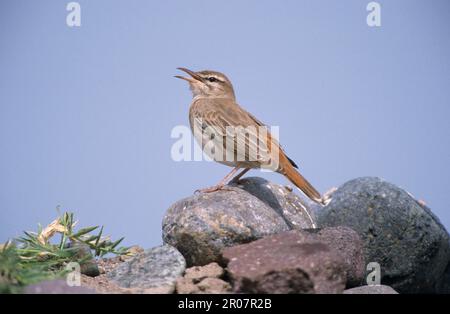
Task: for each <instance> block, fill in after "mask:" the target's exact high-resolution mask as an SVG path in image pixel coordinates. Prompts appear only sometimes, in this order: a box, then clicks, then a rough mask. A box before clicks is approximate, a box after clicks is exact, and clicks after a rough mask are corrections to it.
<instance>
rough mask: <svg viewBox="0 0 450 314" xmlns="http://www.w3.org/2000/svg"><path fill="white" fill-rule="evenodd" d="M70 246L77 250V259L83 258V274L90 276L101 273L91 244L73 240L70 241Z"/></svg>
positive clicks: (81, 270) (81, 268) (81, 266)
mask: <svg viewBox="0 0 450 314" xmlns="http://www.w3.org/2000/svg"><path fill="white" fill-rule="evenodd" d="M68 247H69V248H72V249H74V250H75V251H76V252H75V257H76V260H83V263H81V265H80V272H81V273H82V274H83V275H86V276H89V277H96V276H98V275H100V270H99V268H98V265H97V262H96V260H95V258H94V256H93V255H92V251H91V248H90V247H89V245H87V244H85V243H83V242H79V241H71V242H69V243H68Z"/></svg>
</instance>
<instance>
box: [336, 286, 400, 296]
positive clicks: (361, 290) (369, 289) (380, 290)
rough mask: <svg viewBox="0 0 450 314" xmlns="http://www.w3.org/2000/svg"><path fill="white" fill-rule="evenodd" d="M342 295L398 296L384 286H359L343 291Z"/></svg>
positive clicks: (395, 292)
mask: <svg viewBox="0 0 450 314" xmlns="http://www.w3.org/2000/svg"><path fill="white" fill-rule="evenodd" d="M343 293H344V294H398V292H397V291H395V290H394V289H392V288H391V287H389V286H385V285H370V286H361V287H356V288H352V289H347V290H344V292H343Z"/></svg>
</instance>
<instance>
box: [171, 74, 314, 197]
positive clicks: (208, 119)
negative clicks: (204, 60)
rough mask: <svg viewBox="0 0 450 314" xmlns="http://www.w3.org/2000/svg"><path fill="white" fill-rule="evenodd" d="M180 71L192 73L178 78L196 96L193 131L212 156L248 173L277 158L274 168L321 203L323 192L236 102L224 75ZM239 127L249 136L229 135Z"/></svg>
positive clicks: (193, 104) (192, 112)
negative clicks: (209, 145)
mask: <svg viewBox="0 0 450 314" xmlns="http://www.w3.org/2000/svg"><path fill="white" fill-rule="evenodd" d="M180 70H182V71H184V72H186V73H188V74H189V75H191V77H190V78H186V77H181V76H177V77H179V78H182V79H185V80H187V81H188V82H189V83H190V87H191V90H192V92H193V95H194V98H193V101H192V103H191V107H190V109H189V122H190V124H191V129H192V132H193V133H194V135H197V136H196V140H197V141H198V142H199V144H200V145H201V146H202V148H203V149H204V150H205V152H206V153H207V154H208V155H209V156H210V157H211V158H213V159H215V160H216V161H217V162H220V163H222V164H225V165H227V166H231V167H235V170H234V172H235V171H236V169H238V168H242V169H246V170H245V172H246V171H247V170H248V169H254V168H261V167H267V166H269V164H270V163H271V162H273V161H275V160H276V159H278V163H277V167H276V168H275V169H272V170H273V171H276V172H278V173H281V174H283V175H284V176H286V177H287V178H288V179H289V180H290V181H291V182H292V183H293V184H295V185H296V186H297V187H298V188H299V189H300V190H302V191H303V192H304V193H305V194H306V195H307V196H308V197H309V198H311V199H312V200H314V201H316V202H321V196H320V193H319V192H317V190H316V189H314V187H313V186H312V185H311V184H310V183H309V182H308V181H307V180H306V179H305V178H303V176H302V175H301V174H300V173H298V171H296V170H295V169H294V168H297V165H296V164H295V163H294V162H293V161H292V160H291V159H290V158H288V157H287V156H286V154H285V153H284V151H283V149H282V148H281V146H280V145H279V143H278V141H277V140H276V139H275V138H273V137H272V136H271V134H270V132H269V130H268V128H267V127H265V126H264V124H263V123H262V122H261V121H259V120H258V119H256V118H255V117H254V116H253V115H252V114H250V113H249V112H247V111H246V110H245V109H244V108H242V107H241V106H239V105H238V104H237V103H236V99H235V95H234V90H233V86H232V84H231V82H230V80H229V79H228V78H227V77H226V76H225V75H224V74H222V73H219V72H215V71H200V72H193V71H190V70H187V69H184V68H180ZM238 126H239V127H243V128H246V132H247V134H248V136H246V137H242V136H241V137H239V136H233V137H231V136H232V135H235V134H230V132H229V130H227V127H238ZM196 128H198V130H202V131H205V130H206V131H208V132H202V133H200V134H198V133H199V132H194V131H195V129H196ZM261 132H263V133H264V132H267V136H266V137H265V139H266V141H265V142H261V141H258V139H260V138H261V137H260V135H261V134H262V133H261ZM227 136H228V138H232V139H233V145H231V147H228V146H230V145H226V139H227ZM255 139H256V140H255ZM207 143H213V145H214V149H213V150H210V149H206V148H208V147H205V145H207ZM238 145H243V146H242V147H245V150H244V151H242V150H237V149H236V147H239V146H238ZM220 149H221V150H223V154H222V157H221V158H220V157H219V158H214V157H217V155H214V154H211V153H210V152H214V153H217V152H219V156H221V154H220V152H221V150H220ZM227 153H228V154H230V155H231V156H234V158H233V159H232V160H231V161H230V160H229V159H228V160H227V158H226V154H227ZM230 155H228V156H230ZM255 157H256V158H255ZM234 172H232V174H234ZM238 177H240V175H239V176H238ZM226 178H228V176H227V177H226ZM224 183H225V182H224V180H223V181H222V182H221V183H219V185H217V186H215V187H213V188H210V189H205V191H214V190H217V189H220V188H221V187H222V186H223V185H224Z"/></svg>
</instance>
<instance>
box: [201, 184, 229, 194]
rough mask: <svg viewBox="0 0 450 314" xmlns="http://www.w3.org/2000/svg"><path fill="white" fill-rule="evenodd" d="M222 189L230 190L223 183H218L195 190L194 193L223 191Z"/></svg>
mask: <svg viewBox="0 0 450 314" xmlns="http://www.w3.org/2000/svg"><path fill="white" fill-rule="evenodd" d="M223 190H228V191H231V189H229V188H227V187H226V186H225V185H224V184H219V185H215V186H211V187H209V188H204V189H198V190H195V192H194V193H195V194H200V193H212V192H217V191H223Z"/></svg>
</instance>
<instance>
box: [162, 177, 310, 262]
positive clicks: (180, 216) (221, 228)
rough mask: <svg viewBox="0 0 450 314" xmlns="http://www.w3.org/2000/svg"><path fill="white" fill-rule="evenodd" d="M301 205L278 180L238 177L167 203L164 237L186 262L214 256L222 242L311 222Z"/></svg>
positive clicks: (233, 242)
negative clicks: (236, 180) (221, 187)
mask: <svg viewBox="0 0 450 314" xmlns="http://www.w3.org/2000/svg"><path fill="white" fill-rule="evenodd" d="M302 206H303V205H302V203H301V199H300V198H299V197H298V196H297V195H296V194H294V193H292V192H290V191H289V190H288V189H286V188H285V187H283V186H280V185H277V184H274V183H270V182H268V181H266V180H264V179H262V178H246V179H242V180H241V181H239V185H236V184H232V185H229V186H227V187H226V189H225V190H221V191H217V192H214V193H202V194H199V195H194V196H191V197H188V198H185V199H183V200H180V201H178V202H177V203H175V204H174V205H172V206H171V207H170V208H169V209H168V210H167V213H166V215H165V217H164V220H163V241H164V243H167V244H170V245H173V246H174V247H176V248H177V249H178V250H179V251H180V252H181V253H182V254H183V256H184V257H185V258H186V261H187V264H188V265H189V266H192V265H205V264H208V263H210V262H217V261H219V258H220V251H221V250H222V249H223V248H224V247H229V246H232V245H236V244H240V243H247V242H250V241H253V240H256V239H259V238H262V237H264V236H266V235H270V234H276V233H279V232H282V231H287V230H290V229H294V228H299V229H300V228H311V227H314V226H315V220H314V216H313V214H312V213H309V214H308V213H307V212H306V210H305V209H303V207H302ZM311 212H312V210H311Z"/></svg>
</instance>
